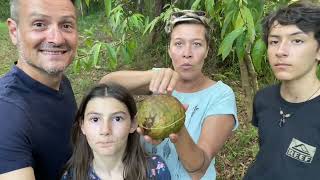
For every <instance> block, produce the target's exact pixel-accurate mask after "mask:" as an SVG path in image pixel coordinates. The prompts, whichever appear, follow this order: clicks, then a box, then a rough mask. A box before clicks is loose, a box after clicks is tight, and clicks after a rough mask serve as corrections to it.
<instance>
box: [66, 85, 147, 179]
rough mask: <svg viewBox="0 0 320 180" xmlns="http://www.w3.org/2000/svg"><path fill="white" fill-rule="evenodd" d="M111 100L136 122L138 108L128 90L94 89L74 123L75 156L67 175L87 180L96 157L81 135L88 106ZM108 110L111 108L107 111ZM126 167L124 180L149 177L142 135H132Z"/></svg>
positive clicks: (118, 86)
mask: <svg viewBox="0 0 320 180" xmlns="http://www.w3.org/2000/svg"><path fill="white" fill-rule="evenodd" d="M105 97H112V98H115V99H117V100H118V101H120V102H122V103H123V104H125V105H126V106H127V108H128V111H129V113H130V117H131V121H133V119H134V117H135V115H136V113H137V107H136V103H135V101H134V98H133V97H132V95H131V94H130V93H129V92H128V90H127V89H126V88H124V87H122V86H120V85H117V84H100V85H98V86H95V87H93V88H92V89H91V90H90V91H89V93H88V94H87V95H86V96H85V97H84V98H83V99H82V102H81V104H80V107H79V109H78V111H77V114H76V118H75V121H74V123H73V127H72V130H71V141H72V145H73V153H72V156H71V158H70V159H69V161H68V162H67V164H66V166H65V169H64V171H69V173H71V174H72V177H73V178H74V179H77V180H87V179H88V171H89V169H90V166H91V163H92V160H93V153H92V150H91V148H90V146H89V144H88V142H87V139H86V136H85V135H83V134H82V131H81V125H82V124H83V121H84V113H85V110H86V107H87V104H88V102H89V101H90V100H91V99H93V98H105ZM106 108H108V107H106ZM122 162H123V165H124V172H123V177H124V178H125V179H126V180H128V179H130V180H131V179H132V180H137V179H139V180H144V179H147V178H146V174H147V161H146V154H145V152H144V151H143V148H142V146H141V145H140V135H139V134H138V133H137V131H135V132H134V133H129V136H128V141H127V146H126V149H125V152H124V155H123V158H122Z"/></svg>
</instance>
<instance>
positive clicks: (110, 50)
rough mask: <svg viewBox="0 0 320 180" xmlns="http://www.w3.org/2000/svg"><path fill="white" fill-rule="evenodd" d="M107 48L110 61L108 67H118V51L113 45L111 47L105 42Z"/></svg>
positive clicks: (112, 68)
mask: <svg viewBox="0 0 320 180" xmlns="http://www.w3.org/2000/svg"><path fill="white" fill-rule="evenodd" d="M105 46H106V48H107V50H108V55H109V63H108V67H109V69H111V70H114V69H116V67H117V53H116V51H115V49H114V48H113V47H111V46H110V45H109V44H105Z"/></svg>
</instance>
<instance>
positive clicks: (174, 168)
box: [144, 81, 238, 180]
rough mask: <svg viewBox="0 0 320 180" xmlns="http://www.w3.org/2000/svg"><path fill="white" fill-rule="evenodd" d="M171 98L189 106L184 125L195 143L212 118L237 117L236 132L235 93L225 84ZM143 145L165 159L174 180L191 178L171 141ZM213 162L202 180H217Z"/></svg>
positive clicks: (217, 84) (174, 93) (178, 94)
mask: <svg viewBox="0 0 320 180" xmlns="http://www.w3.org/2000/svg"><path fill="white" fill-rule="evenodd" d="M172 95H173V96H175V97H176V98H177V99H179V100H180V102H181V103H182V104H186V105H188V109H187V112H186V120H185V126H186V128H187V130H188V132H189V134H190V136H191V137H192V139H193V140H194V142H195V143H197V142H198V140H199V137H200V133H201V129H202V125H203V123H204V121H205V119H206V118H207V117H209V116H211V115H221V114H231V115H233V116H234V117H235V126H234V130H235V129H236V128H237V127H238V119H237V107H236V100H235V95H234V92H233V91H232V89H231V88H230V87H229V86H228V85H226V84H224V83H223V82H222V81H218V82H217V83H215V84H213V85H212V86H210V87H208V88H206V89H203V90H201V91H198V92H194V93H181V92H177V91H174V92H173V93H172ZM144 145H145V147H146V150H147V152H149V153H153V154H157V155H159V156H161V157H162V158H163V159H164V160H165V162H166V163H167V165H168V168H169V170H170V174H171V177H172V179H173V180H181V179H191V178H190V176H189V174H188V173H187V171H186V170H185V169H184V168H183V166H182V164H181V163H180V161H179V159H178V155H177V152H176V149H175V146H174V144H173V143H171V141H170V140H169V138H166V139H165V140H163V141H162V142H161V144H159V145H157V146H155V145H151V144H148V143H144ZM214 163H215V160H214V159H213V160H212V162H211V164H210V166H209V168H208V170H207V172H206V174H205V175H204V176H203V177H202V179H203V180H207V179H208V180H214V179H215V178H216V170H215V167H214Z"/></svg>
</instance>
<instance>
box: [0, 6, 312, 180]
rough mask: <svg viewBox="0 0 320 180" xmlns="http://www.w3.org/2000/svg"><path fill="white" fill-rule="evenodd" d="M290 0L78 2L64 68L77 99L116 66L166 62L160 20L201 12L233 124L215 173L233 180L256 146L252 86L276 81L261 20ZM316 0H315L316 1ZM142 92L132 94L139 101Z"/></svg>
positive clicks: (4, 14)
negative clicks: (75, 32)
mask: <svg viewBox="0 0 320 180" xmlns="http://www.w3.org/2000/svg"><path fill="white" fill-rule="evenodd" d="M291 2H292V1H291V0H254V1H252V0H224V1H219V0H76V3H77V8H78V15H79V21H78V24H79V32H80V44H79V49H78V54H77V57H76V59H75V60H74V62H73V64H72V65H71V67H70V68H69V69H68V71H67V74H68V76H69V78H70V79H71V82H72V85H73V89H74V92H75V95H76V98H77V101H78V102H79V100H80V99H81V97H82V96H83V94H84V93H85V92H86V91H87V90H88V89H89V87H91V86H92V85H94V84H95V83H97V81H99V79H100V78H101V77H102V76H103V75H105V74H106V73H109V72H112V71H115V70H121V69H137V70H145V69H151V68H152V67H171V62H170V59H169V57H168V55H167V40H168V38H167V36H166V34H165V33H164V26H165V22H166V20H167V19H168V18H169V15H170V13H171V12H172V11H176V10H178V9H194V10H202V11H206V12H207V16H208V18H210V25H211V26H212V27H213V28H212V32H211V43H210V55H209V56H208V58H207V60H206V63H205V72H206V74H207V75H208V76H210V77H211V78H212V79H214V80H222V81H224V82H225V83H227V84H228V85H230V86H231V87H232V88H233V90H234V91H235V93H236V98H237V107H238V119H239V121H240V126H239V128H238V129H237V130H236V131H235V132H234V134H233V136H232V137H231V138H230V139H229V141H228V142H227V143H226V145H225V146H224V148H223V149H222V151H221V152H220V153H219V154H218V156H217V157H216V164H217V171H218V179H221V180H223V179H227V180H229V179H230V180H237V179H241V178H242V177H243V175H244V174H245V172H246V170H247V168H248V166H249V165H250V164H251V163H252V161H253V160H254V157H255V155H256V153H257V151H258V142H257V131H256V129H255V128H254V127H252V126H251V124H250V119H251V113H252V112H251V110H252V108H251V106H252V99H253V96H254V94H255V93H256V91H257V90H258V89H260V88H262V87H264V86H265V85H267V84H271V83H275V82H276V81H275V78H274V77H273V75H272V73H271V71H270V68H269V66H268V63H267V60H266V55H265V51H266V47H265V44H264V43H263V41H262V39H261V35H262V34H261V33H262V32H261V26H260V24H261V19H262V17H263V16H265V15H266V14H267V13H268V12H270V11H272V10H274V9H276V8H279V7H280V6H282V5H285V4H288V3H291ZM314 2H318V0H314ZM9 16H10V13H9V0H0V49H1V51H0V75H1V76H2V75H3V74H5V73H6V72H7V71H9V70H10V68H11V67H12V65H13V63H14V62H15V61H16V60H17V51H16V48H15V47H14V46H13V45H12V44H11V41H10V39H9V36H8V30H7V27H6V24H5V23H6V22H5V21H6V19H7V18H8V17H9ZM141 99H142V98H141V97H137V100H138V101H140V100H141Z"/></svg>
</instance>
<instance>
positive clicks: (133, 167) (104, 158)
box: [62, 84, 170, 180]
mask: <svg viewBox="0 0 320 180" xmlns="http://www.w3.org/2000/svg"><path fill="white" fill-rule="evenodd" d="M136 112H137V108H136V104H135V101H134V99H133V97H132V96H131V95H130V93H129V92H128V91H127V90H126V89H125V88H124V87H122V86H120V85H116V84H109V85H107V84H101V85H99V86H96V87H94V88H93V89H92V90H91V91H90V92H89V94H88V95H87V96H85V97H84V99H83V100H82V102H81V104H80V107H79V110H78V112H77V115H76V119H75V122H74V124H73V128H72V143H73V147H74V149H73V154H72V156H71V158H70V160H69V161H68V163H67V165H66V168H65V173H64V175H63V176H62V180H66V179H77V180H87V179H95V180H96V179H126V180H128V179H132V180H137V179H139V180H146V179H166V180H167V179H170V173H169V171H168V169H167V166H166V164H165V163H164V162H163V160H162V159H161V158H160V157H159V156H148V155H147V154H146V153H145V152H144V151H143V149H142V147H141V145H140V135H139V134H138V133H137V132H136V128H137V122H136V121H135V119H134V117H135V115H136Z"/></svg>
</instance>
